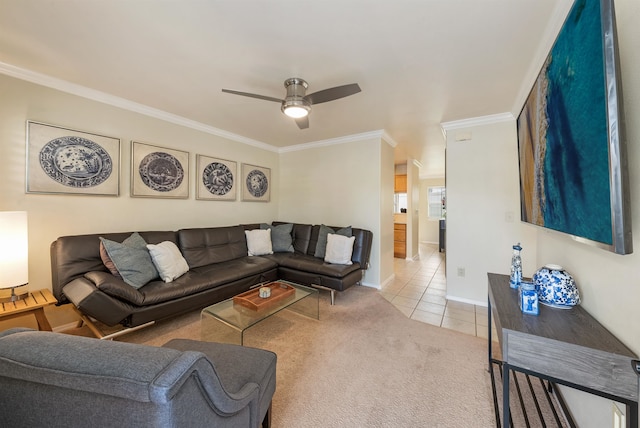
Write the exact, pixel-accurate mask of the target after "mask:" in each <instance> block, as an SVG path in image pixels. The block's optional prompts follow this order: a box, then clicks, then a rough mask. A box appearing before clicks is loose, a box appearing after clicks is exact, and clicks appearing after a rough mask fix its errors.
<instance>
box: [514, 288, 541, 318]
mask: <svg viewBox="0 0 640 428" xmlns="http://www.w3.org/2000/svg"><path fill="white" fill-rule="evenodd" d="M518 291H519V293H518V294H519V297H520V298H519V301H520V310H521V311H522V312H523V313H525V314H531V315H538V314H539V313H540V310H539V308H538V293H537V292H536V286H535V284H534V283H533V282H531V281H524V280H523V281H522V282H521V283H520V288H518Z"/></svg>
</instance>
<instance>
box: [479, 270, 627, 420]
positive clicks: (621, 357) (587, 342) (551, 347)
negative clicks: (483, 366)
mask: <svg viewBox="0 0 640 428" xmlns="http://www.w3.org/2000/svg"><path fill="white" fill-rule="evenodd" d="M488 277H489V310H488V313H489V326H491V317H492V316H493V321H494V322H495V325H496V329H497V334H498V340H499V342H500V347H501V350H502V361H501V363H502V365H503V378H502V380H503V397H502V406H503V407H502V408H503V412H502V421H503V422H502V426H503V427H505V428H507V427H509V426H510V425H509V370H514V371H518V372H522V373H527V374H531V375H533V376H536V377H539V378H541V379H546V380H549V381H551V382H553V383H556V384H560V385H566V386H569V387H571V388H575V389H578V390H581V391H585V392H588V393H591V394H595V395H598V396H601V397H605V398H607V399H610V400H614V401H617V402H620V403H623V404H625V405H626V407H627V411H626V421H627V427H628V428H637V427H638V374H637V373H636V371H635V370H634V368H637V367H638V361H637V358H638V357H637V356H636V355H635V354H634V353H633V352H632V351H631V350H630V349H629V348H627V347H626V346H625V345H624V344H623V343H622V342H620V341H619V340H618V339H617V338H616V337H615V336H614V335H613V334H611V333H610V332H609V331H608V330H607V329H606V328H604V327H603V326H602V325H601V324H600V323H599V322H598V321H596V320H595V319H594V318H593V317H592V316H591V315H589V313H588V312H587V311H585V310H584V309H583V308H582V307H581V306H576V307H574V308H572V309H554V308H550V307H548V306H544V305H540V315H538V316H535V315H527V314H523V313H522V312H521V311H520V308H519V305H518V291H517V290H515V289H512V288H510V287H509V276H508V275H499V274H494V273H489V274H488ZM493 361H496V360H495V359H494V358H493V356H492V349H491V327H489V366H491V363H492V362H493ZM498 417H499V416H498V415H497V414H496V418H498Z"/></svg>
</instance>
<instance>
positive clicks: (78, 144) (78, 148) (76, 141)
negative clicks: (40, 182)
mask: <svg viewBox="0 0 640 428" xmlns="http://www.w3.org/2000/svg"><path fill="white" fill-rule="evenodd" d="M39 160H40V166H41V167H42V170H43V171H44V172H45V173H46V174H47V175H48V176H49V177H51V178H52V179H53V180H55V181H57V182H58V183H61V184H63V185H65V186H68V187H73V188H87V187H93V186H98V185H100V184H102V183H104V182H105V181H106V180H107V179H108V178H109V176H110V175H111V173H112V171H113V160H112V159H111V156H109V153H107V151H106V150H105V149H104V148H103V147H102V146H101V145H99V144H97V143H95V142H93V141H91V140H88V139H86V138H82V137H77V136H65V137H59V138H56V139H53V140H51V141H49V142H48V143H47V144H45V145H44V147H42V149H41V150H40V153H39Z"/></svg>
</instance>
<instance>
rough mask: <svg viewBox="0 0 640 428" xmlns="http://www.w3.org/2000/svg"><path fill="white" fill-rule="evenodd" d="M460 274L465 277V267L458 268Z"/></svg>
mask: <svg viewBox="0 0 640 428" xmlns="http://www.w3.org/2000/svg"><path fill="white" fill-rule="evenodd" d="M458 276H459V277H461V278H464V268H463V267H459V268H458Z"/></svg>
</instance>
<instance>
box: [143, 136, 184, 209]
mask: <svg viewBox="0 0 640 428" xmlns="http://www.w3.org/2000/svg"><path fill="white" fill-rule="evenodd" d="M131 196H133V197H148V198H175V199H187V198H188V197H189V152H183V151H181V150H173V149H167V148H163V147H157V146H153V145H151V144H145V143H138V142H136V141H132V142H131Z"/></svg>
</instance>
